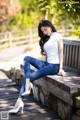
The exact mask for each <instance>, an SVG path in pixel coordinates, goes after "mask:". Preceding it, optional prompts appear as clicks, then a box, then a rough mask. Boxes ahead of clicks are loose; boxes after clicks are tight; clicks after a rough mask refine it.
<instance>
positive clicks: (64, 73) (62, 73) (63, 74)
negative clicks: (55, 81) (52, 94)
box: [57, 69, 67, 76]
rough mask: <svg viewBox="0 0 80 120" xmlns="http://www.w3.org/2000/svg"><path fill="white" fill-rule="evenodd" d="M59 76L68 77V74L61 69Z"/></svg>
mask: <svg viewBox="0 0 80 120" xmlns="http://www.w3.org/2000/svg"><path fill="white" fill-rule="evenodd" d="M57 74H58V75H61V76H66V75H67V74H66V72H65V71H64V70H63V69H59V72H58V73H57Z"/></svg>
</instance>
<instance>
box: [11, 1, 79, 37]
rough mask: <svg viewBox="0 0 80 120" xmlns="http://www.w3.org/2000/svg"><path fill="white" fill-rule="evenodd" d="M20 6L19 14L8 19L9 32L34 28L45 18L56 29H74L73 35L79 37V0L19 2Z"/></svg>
mask: <svg viewBox="0 0 80 120" xmlns="http://www.w3.org/2000/svg"><path fill="white" fill-rule="evenodd" d="M20 4H21V7H22V8H21V10H20V12H19V13H18V14H17V16H16V17H12V18H11V19H10V22H9V29H10V30H15V29H28V28H36V27H37V25H38V23H39V21H40V20H41V19H43V18H46V17H45V16H47V19H49V20H50V21H52V23H53V24H54V25H55V26H56V27H57V28H58V29H64V28H66V29H67V28H74V29H75V31H76V32H75V34H76V35H78V36H80V35H79V32H78V31H79V25H80V1H79V0H20ZM76 24H77V25H76Z"/></svg>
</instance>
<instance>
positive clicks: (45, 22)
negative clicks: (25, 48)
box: [38, 20, 56, 55]
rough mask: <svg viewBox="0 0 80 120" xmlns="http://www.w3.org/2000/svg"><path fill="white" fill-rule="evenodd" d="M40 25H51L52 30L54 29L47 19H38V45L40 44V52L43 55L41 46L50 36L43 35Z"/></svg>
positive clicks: (54, 30)
mask: <svg viewBox="0 0 80 120" xmlns="http://www.w3.org/2000/svg"><path fill="white" fill-rule="evenodd" d="M41 27H51V28H52V32H56V29H55V27H54V26H53V25H52V23H51V22H50V21H49V20H42V21H40V23H39V25H38V35H39V37H40V41H39V45H40V48H41V53H42V54H43V55H45V54H44V49H43V46H44V44H45V43H46V42H47V41H48V40H49V37H50V36H47V35H44V34H43V32H42V31H41Z"/></svg>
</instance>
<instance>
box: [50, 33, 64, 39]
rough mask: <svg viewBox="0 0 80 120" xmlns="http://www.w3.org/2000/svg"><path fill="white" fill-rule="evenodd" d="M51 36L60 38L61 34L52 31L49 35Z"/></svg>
mask: <svg viewBox="0 0 80 120" xmlns="http://www.w3.org/2000/svg"><path fill="white" fill-rule="evenodd" d="M53 36H55V37H59V38H60V39H62V35H61V33H59V32H53V33H52V35H51V37H53Z"/></svg>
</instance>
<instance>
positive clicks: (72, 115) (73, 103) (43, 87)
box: [21, 40, 80, 120]
mask: <svg viewBox="0 0 80 120" xmlns="http://www.w3.org/2000/svg"><path fill="white" fill-rule="evenodd" d="M35 70H36V69H34V68H33V67H32V68H31V72H33V71H35ZM64 70H65V72H66V73H67V76H66V77H63V76H59V75H51V76H45V77H43V78H40V79H39V80H35V81H34V82H33V97H34V98H35V99H36V100H37V101H41V102H42V103H43V104H44V105H46V106H48V107H49V108H50V107H51V109H52V110H54V111H55V112H57V113H58V114H59V115H60V117H61V118H62V120H80V41H71V40H64ZM22 71H23V67H22V65H21V75H23V72H22Z"/></svg>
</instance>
